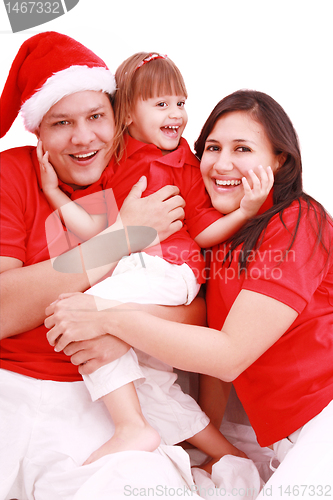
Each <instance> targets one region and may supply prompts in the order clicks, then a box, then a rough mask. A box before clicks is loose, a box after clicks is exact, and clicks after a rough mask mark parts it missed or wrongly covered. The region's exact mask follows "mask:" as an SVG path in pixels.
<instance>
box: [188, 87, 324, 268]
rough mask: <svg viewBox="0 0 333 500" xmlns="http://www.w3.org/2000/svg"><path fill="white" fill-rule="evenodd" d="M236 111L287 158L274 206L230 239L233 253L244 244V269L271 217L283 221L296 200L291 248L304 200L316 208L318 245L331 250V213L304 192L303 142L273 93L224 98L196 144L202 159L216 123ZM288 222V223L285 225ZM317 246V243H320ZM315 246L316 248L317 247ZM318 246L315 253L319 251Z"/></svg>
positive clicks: (277, 179)
mask: <svg viewBox="0 0 333 500" xmlns="http://www.w3.org/2000/svg"><path fill="white" fill-rule="evenodd" d="M234 111H244V112H246V113H248V114H249V115H250V117H251V118H252V119H253V120H255V121H256V122H258V123H260V124H261V125H262V127H263V128H264V130H265V133H266V136H267V138H268V140H269V141H270V143H271V145H272V149H273V152H274V154H275V155H277V156H278V155H281V157H282V158H284V162H283V164H282V165H281V166H280V168H279V169H278V170H277V172H276V173H275V176H274V188H273V206H272V207H271V208H270V209H268V210H267V211H266V212H264V213H263V214H260V215H257V216H255V217H253V218H252V219H250V220H249V221H248V222H247V223H246V224H245V225H244V226H243V228H241V229H240V230H239V231H238V232H237V233H236V234H235V235H234V236H233V237H231V238H230V240H229V241H228V243H230V252H229V256H231V257H232V253H233V251H234V250H235V249H236V247H238V246H239V245H242V251H241V252H240V253H239V265H240V268H241V269H245V268H246V266H247V263H248V262H247V256H249V255H251V253H252V251H253V250H256V249H257V248H258V246H259V245H260V242H261V239H262V237H263V235H264V231H265V229H266V227H267V225H268V223H269V221H270V220H271V218H272V217H273V216H274V215H276V214H279V216H280V219H281V221H282V223H283V224H284V221H283V212H284V210H285V209H286V208H287V207H288V206H289V205H290V204H291V203H292V202H294V201H297V202H298V206H299V211H298V218H297V223H296V227H295V230H294V231H293V233H292V234H291V239H290V243H289V247H288V248H287V249H286V252H287V251H288V250H290V248H291V247H292V245H293V243H294V241H295V237H296V234H297V230H298V227H299V223H300V219H301V214H302V205H301V200H304V201H305V202H306V204H307V210H308V211H309V210H310V208H315V210H314V214H315V218H316V226H317V227H315V228H314V229H315V231H316V233H317V245H318V244H322V245H323V247H324V249H325V251H327V252H329V251H330V247H331V242H330V240H329V239H328V241H326V239H325V242H324V236H323V231H324V227H325V223H326V221H327V217H328V216H327V213H326V211H325V209H324V208H323V206H322V205H321V204H320V203H318V202H317V201H316V200H314V199H313V198H312V197H311V196H309V195H308V194H306V193H304V191H303V183H302V160H301V152H300V147H299V141H298V137H297V134H296V131H295V129H294V127H293V124H292V123H291V120H290V119H289V117H288V115H287V114H286V112H285V111H284V110H283V108H282V107H281V106H280V105H279V104H278V103H277V102H276V101H275V100H274V99H273V98H272V97H270V96H269V95H267V94H264V93H263V92H258V91H254V90H238V91H237V92H234V93H233V94H230V95H229V96H227V97H225V98H224V99H222V100H221V101H220V102H219V103H218V104H217V105H216V106H215V108H214V109H213V111H212V112H211V114H210V116H209V117H208V119H207V121H206V123H205V124H204V126H203V128H202V130H201V133H200V136H199V138H198V140H197V141H196V143H195V151H196V155H197V157H198V158H199V159H200V160H201V158H202V155H203V152H204V148H205V143H206V140H207V137H208V136H209V134H210V133H211V132H212V130H213V128H214V126H215V124H216V122H217V121H218V120H219V119H220V118H221V117H222V116H223V115H225V114H227V113H231V112H234ZM284 225H285V224H284ZM316 247H317V246H316ZM316 247H315V248H316ZM315 248H314V250H313V252H314V251H315Z"/></svg>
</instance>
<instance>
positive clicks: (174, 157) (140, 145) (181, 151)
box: [126, 135, 199, 168]
mask: <svg viewBox="0 0 333 500" xmlns="http://www.w3.org/2000/svg"><path fill="white" fill-rule="evenodd" d="M143 149H144V150H145V153H147V155H152V156H154V157H155V158H154V161H158V162H159V163H162V164H166V165H168V166H169V167H175V168H182V167H183V166H184V164H185V163H187V164H190V165H194V166H197V167H198V166H199V160H198V159H197V158H196V157H195V155H194V153H192V151H191V149H190V147H189V145H188V143H187V141H186V139H184V138H183V137H181V139H180V142H179V146H178V148H177V149H175V150H174V151H171V152H170V153H168V154H167V155H164V156H163V153H162V151H161V150H160V149H159V148H158V147H157V146H155V145H154V144H146V143H144V142H140V141H137V140H136V139H133V137H131V136H130V135H127V136H126V158H130V157H131V156H132V155H133V154H134V153H136V152H137V151H139V150H143Z"/></svg>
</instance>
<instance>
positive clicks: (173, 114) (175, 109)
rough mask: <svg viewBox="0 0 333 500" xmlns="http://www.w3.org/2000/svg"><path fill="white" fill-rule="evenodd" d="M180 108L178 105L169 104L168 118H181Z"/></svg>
mask: <svg viewBox="0 0 333 500" xmlns="http://www.w3.org/2000/svg"><path fill="white" fill-rule="evenodd" d="M182 116H183V114H182V109H181V108H180V107H179V106H178V105H174V106H170V108H169V117H170V118H182Z"/></svg>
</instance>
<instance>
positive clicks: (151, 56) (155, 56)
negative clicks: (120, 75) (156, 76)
mask: <svg viewBox="0 0 333 500" xmlns="http://www.w3.org/2000/svg"><path fill="white" fill-rule="evenodd" d="M167 57H168V56H167V55H164V54H157V53H156V52H152V53H151V54H148V56H146V57H145V58H144V59H143V60H142V61H141V62H140V64H138V66H137V67H136V69H139V68H141V66H143V65H144V64H147V63H149V62H150V61H154V59H167Z"/></svg>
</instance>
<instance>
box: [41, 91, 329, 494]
mask: <svg viewBox="0 0 333 500" xmlns="http://www.w3.org/2000/svg"><path fill="white" fill-rule="evenodd" d="M195 147H196V152H197V155H198V157H199V158H200V159H201V171H202V175H203V179H204V182H205V185H206V189H207V191H208V193H209V194H210V197H211V200H212V203H213V206H214V207H215V208H216V209H218V210H219V211H220V212H222V213H224V214H227V213H230V211H232V210H235V208H237V207H239V206H240V200H241V199H242V197H243V192H242V187H241V184H239V183H238V182H236V181H238V180H240V179H241V178H242V177H243V176H246V177H247V178H248V179H249V175H250V174H249V171H250V170H251V169H253V170H255V169H256V168H258V165H263V166H264V167H265V168H267V167H268V166H269V165H270V166H271V168H272V169H273V172H274V176H275V184H274V188H273V190H272V193H271V196H270V197H269V198H268V200H267V201H266V202H265V204H264V206H263V207H262V208H261V211H260V213H259V214H258V215H257V216H256V217H255V218H253V219H252V220H251V221H250V222H249V223H247V224H246V225H245V226H244V227H243V229H241V230H240V231H239V232H238V233H237V234H236V235H235V236H234V237H233V238H232V239H231V241H230V242H229V243H228V245H218V246H216V247H214V248H213V249H212V251H211V252H209V276H208V281H207V297H206V300H207V310H208V323H209V328H205V327H196V326H192V325H184V324H182V325H178V324H175V323H172V322H169V321H164V320H161V319H159V318H155V317H148V316H147V314H146V313H144V312H137V311H135V310H133V308H132V311H131V306H130V305H128V304H127V305H123V306H121V307H119V310H118V314H111V313H110V312H99V313H98V314H97V313H95V312H93V311H91V312H90V313H87V312H84V311H82V312H80V311H77V312H75V313H73V312H70V311H68V309H69V308H72V309H73V308H75V307H77V308H78V309H80V308H83V307H84V305H83V303H85V307H87V306H88V304H87V303H86V302H85V299H83V298H82V297H81V296H78V295H76V296H72V297H69V298H68V299H67V300H63V301H60V302H58V303H56V304H54V305H52V306H51V307H50V308H49V310H48V311H47V312H48V314H52V313H53V316H52V317H51V318H48V319H47V320H46V325H47V326H48V327H52V326H53V325H55V326H54V327H53V329H52V330H51V332H50V338H52V339H54V340H55V339H57V338H59V337H60V338H59V341H58V344H57V349H59V350H60V349H62V348H63V347H64V346H66V345H68V344H69V343H70V342H72V341H73V340H76V341H77V340H84V339H85V338H90V337H92V336H93V335H95V336H98V335H101V334H103V333H105V332H108V333H110V334H112V335H114V336H116V337H119V339H122V340H123V341H125V342H127V343H128V344H130V345H133V346H135V347H137V348H139V349H141V350H143V351H145V352H148V353H149V354H151V355H153V356H155V357H157V358H160V359H161V360H162V361H165V362H167V363H169V364H172V365H173V366H175V367H178V368H182V369H184V370H188V371H196V372H200V373H205V374H208V375H212V376H214V377H216V378H219V379H221V380H224V381H233V383H234V385H235V388H236V390H237V393H238V395H239V398H240V399H241V401H242V403H243V406H244V407H245V410H246V412H247V414H248V416H249V418H250V421H251V424H252V426H253V428H254V430H255V432H256V434H257V438H258V441H259V444H260V445H261V446H271V445H273V446H274V449H275V451H276V453H277V457H278V459H279V460H280V461H282V460H283V463H282V464H281V465H280V466H279V468H278V470H277V471H276V472H275V473H274V474H273V476H272V478H271V479H270V481H269V483H267V485H266V487H265V488H266V492H267V488H270V491H269V492H267V494H269V496H271V497H273V498H281V497H284V496H286V495H288V494H289V495H297V494H301V495H302V496H303V497H310V496H314V495H321V496H327V495H332V494H333V489H332V487H333V484H332V477H331V469H332V464H333V446H332V445H333V431H332V425H331V421H332V417H333V403H332V399H333V364H332V353H333V341H332V340H333V335H332V333H333V307H332V306H333V253H332V238H333V224H332V220H331V219H330V218H329V216H328V215H327V214H326V213H325V211H324V209H323V208H322V207H321V205H320V204H319V203H317V202H316V201H315V200H313V199H312V198H311V197H310V196H308V195H307V194H306V193H304V192H303V189H302V165H301V155H300V149H299V144H298V139H297V135H296V132H295V131H294V128H293V126H292V124H291V122H290V120H289V118H288V116H287V115H286V113H285V112H284V110H283V109H282V108H281V107H280V106H279V105H278V104H277V103H276V102H275V101H274V100H273V99H272V98H271V97H269V96H267V95H266V94H263V93H260V92H254V91H238V92H235V93H234V94H231V95H230V96H228V97H226V98H225V99H223V100H222V101H221V102H220V103H218V105H217V106H216V108H215V109H214V110H213V112H212V113H211V115H210V117H209V118H208V120H207V122H206V124H205V125H204V127H203V129H202V132H201V134H200V137H199V139H198V140H197V142H196V146H195ZM117 309H118V308H117ZM122 309H123V310H125V311H126V314H120V313H119V312H120V311H121V310H122ZM92 329H93V334H92V331H91V330H92ZM66 349H67V353H68V354H70V353H72V352H74V351H75V349H78V347H75V348H74V350H73V345H72V344H70V345H68V347H67V348H66ZM297 489H298V492H297V491H296V490H297ZM261 495H265V491H263V492H262V493H261Z"/></svg>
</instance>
